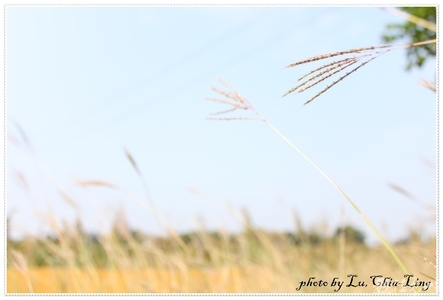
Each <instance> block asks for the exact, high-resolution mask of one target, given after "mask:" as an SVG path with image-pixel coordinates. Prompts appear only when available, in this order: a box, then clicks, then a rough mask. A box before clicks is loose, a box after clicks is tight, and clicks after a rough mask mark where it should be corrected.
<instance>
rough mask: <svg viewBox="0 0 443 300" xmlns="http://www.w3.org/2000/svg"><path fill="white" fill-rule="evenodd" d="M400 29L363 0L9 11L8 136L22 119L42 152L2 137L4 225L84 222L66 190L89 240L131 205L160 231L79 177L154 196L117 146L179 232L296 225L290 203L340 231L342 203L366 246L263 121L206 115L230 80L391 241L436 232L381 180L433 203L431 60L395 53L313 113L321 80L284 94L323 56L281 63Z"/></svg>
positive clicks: (319, 102) (332, 197)
mask: <svg viewBox="0 0 443 300" xmlns="http://www.w3.org/2000/svg"><path fill="white" fill-rule="evenodd" d="M390 22H402V20H401V19H399V18H398V17H396V16H393V15H390V14H388V13H386V12H384V11H382V10H380V9H377V8H371V7H366V8H365V7H360V8H339V7H315V8H310V7H256V8H238V7H231V8H220V7H206V8H204V7H200V8H183V7H174V8H172V7H163V8H161V7H107V8H106V7H52V8H51V7H8V8H7V36H6V38H7V113H8V135H9V136H11V137H12V138H15V139H17V140H18V141H19V142H21V143H23V139H22V136H21V135H20V133H19V130H18V129H17V127H16V126H15V125H14V124H15V123H18V124H19V126H20V127H21V128H22V129H23V130H24V132H25V133H26V135H27V136H28V138H29V140H30V144H31V146H32V153H33V154H30V153H29V152H28V151H26V150H25V147H23V144H22V145H21V146H17V145H15V144H14V143H12V142H11V141H9V143H8V152H7V153H8V161H7V163H8V177H7V179H8V211H9V212H10V214H11V216H12V224H11V225H12V228H11V229H12V232H13V233H14V234H23V233H26V232H32V233H36V232H40V231H42V230H45V228H46V226H45V225H44V221H43V220H42V219H41V216H42V215H44V214H47V213H48V212H52V214H53V215H55V216H57V218H60V219H67V220H72V218H73V217H74V216H75V214H76V211H75V209H73V208H72V206H70V205H69V204H67V203H66V202H65V201H64V200H63V199H62V198H61V197H60V195H59V194H57V192H56V189H57V188H56V185H59V186H60V188H62V189H63V190H64V191H65V193H67V194H69V195H70V197H71V198H73V199H74V201H75V202H76V203H77V205H78V212H79V213H80V215H81V216H82V218H83V219H84V221H85V224H86V225H87V228H88V229H89V230H91V231H96V230H98V228H100V229H103V230H105V229H106V228H107V226H109V224H110V222H111V220H112V219H113V215H114V212H115V211H116V210H117V209H118V207H119V206H123V207H124V208H125V210H126V213H127V216H128V219H129V222H130V224H131V225H132V226H133V227H134V228H137V229H142V230H144V231H146V232H149V233H158V232H160V231H161V229H159V227H158V226H157V224H156V222H155V220H154V219H153V217H152V216H151V215H150V214H149V212H148V211H147V210H146V209H144V208H143V207H141V206H140V205H139V204H138V203H136V202H135V201H133V200H131V198H129V197H128V196H126V195H125V194H124V193H122V192H119V191H115V190H108V189H104V188H88V189H82V188H80V187H78V186H77V185H76V184H75V180H74V179H75V178H80V179H82V180H102V181H107V182H111V183H113V184H116V185H118V186H119V187H121V188H122V189H124V190H127V191H130V192H131V193H133V194H134V195H136V196H137V197H140V198H142V199H144V200H146V197H145V194H144V190H143V186H142V183H141V181H140V180H139V178H138V176H137V174H136V173H135V171H134V169H133V168H132V167H131V165H130V163H129V161H128V160H127V158H126V157H125V154H124V151H123V147H125V148H127V149H128V150H129V151H130V152H131V153H132V155H133V157H134V158H135V160H136V161H137V163H138V165H139V167H140V169H141V171H142V173H143V174H144V176H145V178H146V182H147V184H148V186H149V189H150V193H151V195H152V198H153V201H154V203H155V206H156V208H157V210H158V211H159V213H160V214H161V215H162V216H163V217H164V218H165V219H166V220H167V222H168V223H169V224H170V225H171V226H173V227H174V228H176V229H177V230H179V231H187V230H192V229H193V228H195V227H196V226H197V225H196V221H195V220H196V218H197V217H202V218H204V220H205V224H206V226H207V227H208V228H210V229H219V228H229V229H231V230H236V229H238V228H239V227H240V223H239V221H238V220H236V219H235V218H234V217H233V216H232V214H230V213H229V212H228V210H226V209H225V208H224V207H223V205H224V204H228V205H230V206H231V207H232V208H233V209H234V210H235V211H237V212H238V211H239V210H240V209H241V208H242V207H244V208H247V209H248V211H249V212H250V214H251V217H252V219H253V222H254V224H256V225H257V226H260V227H263V228H266V229H269V230H291V229H292V228H293V221H292V217H291V211H292V210H296V211H297V212H298V214H299V215H300V217H301V219H302V222H303V224H304V225H305V226H306V227H310V226H311V225H312V224H315V223H319V222H321V221H327V222H329V223H330V225H331V227H330V229H331V230H332V229H335V226H336V225H337V224H338V222H339V220H340V210H341V208H342V207H343V208H344V210H345V220H346V222H347V223H350V224H353V225H355V226H357V227H359V228H360V229H362V230H363V231H365V232H366V233H367V235H368V237H369V239H370V240H374V239H375V237H374V236H373V234H372V233H371V231H370V230H369V228H368V227H367V225H366V224H365V223H364V222H363V221H362V220H361V218H360V216H359V215H358V214H357V213H356V212H355V211H354V210H353V209H352V207H351V206H350V205H349V203H347V202H346V200H345V199H344V198H343V197H342V196H341V195H340V194H339V193H338V192H337V191H336V190H335V189H334V188H333V187H332V185H331V184H330V183H329V182H328V181H326V179H324V178H323V177H322V176H321V175H320V174H319V173H318V172H317V171H316V170H315V169H314V168H313V167H312V166H311V165H309V164H308V163H307V162H306V161H305V160H304V159H303V158H302V157H301V156H300V155H299V154H298V153H296V152H295V151H293V150H292V149H291V148H290V147H289V145H288V144H286V143H285V142H284V141H283V140H282V139H280V138H279V137H278V136H277V135H276V134H275V133H274V132H273V131H272V130H270V129H269V128H268V127H267V126H266V125H265V124H262V123H260V122H254V121H209V120H206V117H207V116H208V115H209V113H212V112H216V111H220V110H223V109H224V107H223V105H221V104H217V103H213V102H208V101H205V100H204V99H205V98H206V97H214V96H215V94H214V93H213V92H212V91H211V90H210V89H209V87H210V86H217V87H222V85H220V83H219V82H218V81H217V78H218V77H220V78H223V79H224V80H226V81H227V82H229V83H230V84H231V85H233V86H234V87H235V88H236V89H237V90H238V91H239V92H240V93H241V94H242V95H243V96H244V97H246V98H247V99H248V100H249V101H250V102H252V104H253V105H254V106H255V107H256V109H257V110H258V111H259V112H260V113H261V114H262V115H263V116H265V117H266V118H267V119H268V120H269V121H270V122H271V123H272V124H273V125H274V126H275V127H276V128H278V129H279V130H280V131H281V132H282V133H283V134H284V135H286V137H287V138H288V139H289V140H291V141H292V142H293V143H294V144H295V145H296V146H297V147H299V148H300V149H301V150H302V151H303V152H305V154H306V155H307V156H308V157H310V159H311V160H313V161H314V162H315V163H316V164H317V165H318V166H319V167H320V168H322V169H323V171H324V172H325V173H326V174H328V175H329V176H330V177H331V178H332V179H333V180H334V181H335V182H336V183H337V184H338V185H339V186H340V187H341V188H342V189H343V190H344V191H345V192H346V193H347V194H348V195H349V196H350V197H351V198H352V199H353V200H354V201H355V202H356V203H357V205H359V206H360V208H361V209H362V210H363V212H364V213H365V214H366V215H367V216H368V218H369V219H371V220H372V221H373V222H374V224H375V225H376V226H377V227H378V228H379V229H380V230H381V231H382V232H383V233H384V234H385V235H386V237H388V238H390V239H392V240H395V239H398V238H400V237H402V236H404V235H405V234H406V233H407V231H408V228H410V227H411V226H412V227H414V226H415V227H416V226H419V224H421V226H423V227H425V230H424V232H429V233H432V232H433V231H434V229H433V227H434V226H435V224H434V223H433V222H432V221H425V220H429V219H432V217H434V216H435V215H434V214H433V213H432V212H429V211H426V210H424V209H423V208H422V207H421V206H419V205H417V204H416V203H414V202H413V201H411V200H409V199H407V198H406V197H405V196H403V195H401V194H399V193H397V192H395V191H394V190H392V189H391V188H389V187H388V183H393V184H396V185H398V186H401V187H403V188H405V189H407V190H408V191H409V192H410V193H411V194H413V195H415V196H416V198H417V199H418V200H419V201H421V202H423V203H425V204H428V205H431V206H432V205H435V199H436V179H435V176H436V175H435V173H436V172H435V169H436V168H435V164H436V138H435V135H436V96H435V94H434V93H432V92H431V91H429V90H427V89H425V88H423V87H422V86H421V85H419V84H418V81H419V80H420V79H428V80H434V79H435V61H429V62H428V64H427V65H426V66H425V68H423V69H421V70H414V71H412V72H405V65H406V55H405V51H404V50H397V51H393V52H390V53H387V54H385V55H383V56H380V57H379V58H377V59H376V60H374V61H372V62H371V63H369V64H368V65H366V66H364V67H363V68H361V69H359V70H358V71H357V72H356V73H354V74H353V75H351V76H350V77H348V78H346V79H345V80H344V81H343V82H341V83H339V84H338V85H336V86H334V87H333V88H332V89H330V90H329V91H328V92H326V93H325V94H323V95H322V96H320V97H319V98H317V99H316V100H315V101H313V102H312V103H310V104H309V105H306V106H303V103H304V102H305V101H306V100H308V99H309V98H310V97H311V96H313V95H314V94H315V92H317V91H319V90H320V88H321V87H324V86H325V84H322V85H319V88H317V89H316V90H313V91H311V92H309V91H307V92H306V93H301V94H293V95H289V96H287V97H285V98H281V96H282V95H283V94H284V93H285V92H286V91H287V90H288V89H290V88H291V87H293V86H295V85H296V82H297V79H298V78H299V77H300V76H302V75H304V74H305V73H307V72H308V71H310V70H312V69H314V68H315V67H317V66H319V65H321V63H320V64H312V65H303V66H299V67H296V68H292V69H282V68H283V67H284V66H286V65H288V64H290V63H292V62H295V61H297V60H301V59H304V58H307V57H310V56H313V55H318V54H324V53H329V52H334V51H340V50H346V49H350V48H358V47H363V46H372V45H379V44H381V35H382V32H383V31H384V28H385V25H386V24H387V23H390ZM329 84H330V83H329ZM33 155H34V156H33ZM32 157H35V158H36V159H37V160H38V162H39V163H40V166H38V165H37V164H36V160H33V158H32ZM429 164H430V165H429ZM17 172H19V173H20V174H23V176H24V177H25V180H26V182H27V184H28V189H26V188H24V187H23V184H22V182H21V181H20V179H19V178H18V176H17V174H18V173H17ZM45 172H46V173H45ZM47 174H50V175H49V176H48V175H47ZM190 189H197V190H199V191H201V192H202V193H203V194H204V195H205V196H204V197H201V196H198V195H195V194H193V193H191V192H190V191H189V190H190ZM217 203H221V205H219V204H217ZM163 231H164V230H163Z"/></svg>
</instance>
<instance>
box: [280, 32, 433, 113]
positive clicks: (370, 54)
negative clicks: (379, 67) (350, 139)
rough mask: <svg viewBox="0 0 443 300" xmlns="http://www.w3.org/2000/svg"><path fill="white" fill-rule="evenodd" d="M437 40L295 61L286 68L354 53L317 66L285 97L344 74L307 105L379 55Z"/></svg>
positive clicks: (346, 51)
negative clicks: (349, 69)
mask: <svg viewBox="0 0 443 300" xmlns="http://www.w3.org/2000/svg"><path fill="white" fill-rule="evenodd" d="M436 41H437V40H429V41H424V42H418V43H413V44H406V45H382V46H372V47H364V48H356V49H350V50H345V51H339V52H334V53H328V54H322V55H317V56H313V57H310V58H307V59H303V60H300V61H297V62H295V63H292V64H290V65H288V66H286V68H293V67H296V66H299V65H302V64H307V63H312V62H316V61H319V60H324V59H329V58H332V57H337V56H347V55H352V56H348V57H344V58H343V59H341V60H336V61H333V62H331V63H327V64H325V65H323V66H320V67H318V68H315V69H314V70H312V71H310V72H308V73H307V74H306V75H304V76H302V77H300V78H299V79H298V81H300V80H302V79H305V78H306V77H308V76H309V75H312V76H311V77H309V78H308V79H305V80H304V81H303V82H302V83H300V84H299V85H297V86H295V87H293V88H291V89H290V90H289V91H287V92H286V93H285V94H284V95H283V97H285V96H287V95H289V94H292V93H294V92H296V91H297V90H298V93H302V92H304V91H307V90H308V89H311V88H312V87H314V86H316V85H317V84H319V83H321V82H323V81H325V80H327V79H329V78H332V77H333V76H334V75H338V74H340V73H341V74H342V76H340V77H338V79H335V80H333V82H332V83H331V84H330V85H327V86H326V87H325V88H323V89H322V90H320V91H319V92H317V93H316V94H315V95H314V96H313V97H311V98H310V99H309V100H308V101H306V102H305V103H304V104H305V105H306V104H308V103H310V102H312V101H313V100H314V99H316V98H317V97H319V96H320V95H322V94H323V93H324V92H326V91H327V90H329V89H330V88H332V87H333V86H334V85H336V84H337V83H339V82H340V81H342V80H343V79H345V78H346V77H348V76H349V75H351V74H352V73H355V72H356V71H357V70H359V69H360V68H361V67H363V66H365V65H367V64H368V63H370V62H371V61H373V60H374V59H376V58H377V57H379V56H381V55H383V54H386V53H388V52H390V51H393V50H397V49H402V48H410V47H417V46H421V45H426V44H431V43H436ZM356 54H361V55H359V56H355V55H356ZM358 62H359V63H360V64H358V65H357V66H356V67H355V68H354V69H352V70H351V71H349V72H344V73H343V72H342V71H344V70H345V69H347V68H348V67H351V66H353V65H354V64H356V63H358ZM314 80H315V81H314ZM311 81H313V82H312V83H311V84H309V85H307V86H305V85H306V84H308V83H310V82H311ZM303 86H305V87H304V88H302V89H300V88H301V87H303Z"/></svg>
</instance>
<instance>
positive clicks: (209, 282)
mask: <svg viewBox="0 0 443 300" xmlns="http://www.w3.org/2000/svg"><path fill="white" fill-rule="evenodd" d="M243 214H244V222H243V223H244V228H243V230H242V232H240V233H238V234H232V233H227V232H224V231H218V232H209V231H205V230H203V229H202V230H199V231H195V232H191V233H188V234H173V235H171V236H169V237H153V236H148V235H144V234H143V233H141V232H138V231H134V230H131V229H130V228H129V226H128V224H127V223H126V222H125V221H124V219H123V220H121V219H119V220H118V221H116V222H115V223H114V226H113V229H112V231H111V232H110V233H109V234H107V235H102V236H93V235H90V234H87V233H86V232H85V231H84V230H83V228H82V224H81V223H80V222H77V223H76V224H73V225H66V224H65V225H64V226H63V227H61V228H59V229H58V230H57V231H56V232H57V234H55V235H52V236H46V237H44V238H41V237H40V238H36V237H26V238H23V239H21V240H17V241H13V240H9V241H8V252H7V259H8V269H7V292H8V293H336V292H335V291H334V289H336V288H337V287H331V286H330V283H331V281H332V279H333V278H334V277H337V278H338V279H339V280H343V281H344V282H345V283H344V285H343V286H342V288H341V289H340V290H339V291H338V293H386V292H390V293H395V292H396V293H416V292H423V293H435V292H436V281H435V279H434V278H436V268H435V255H436V241H435V239H427V240H423V239H422V238H420V236H419V234H417V233H416V232H411V233H410V236H409V237H408V238H407V239H404V240H402V241H399V242H398V243H396V244H395V245H394V248H395V251H396V253H397V254H398V255H399V256H400V258H401V259H402V261H403V262H404V263H405V264H406V265H407V267H408V269H409V270H410V272H411V274H413V275H414V277H413V279H414V281H415V280H416V279H417V278H418V279H419V280H420V281H426V282H430V283H431V286H430V287H429V288H428V289H426V291H423V290H422V289H415V290H414V289H412V288H411V287H403V286H397V287H392V286H391V287H382V286H379V287H377V286H374V285H373V283H372V280H371V279H370V276H373V275H383V276H384V277H391V278H392V279H393V280H398V281H399V282H402V280H403V279H404V274H403V272H402V270H401V269H400V268H399V267H398V265H397V263H396V262H395V261H394V259H393V258H392V256H391V255H390V254H389V253H388V251H387V250H386V248H385V247H383V246H382V245H380V246H369V245H367V244H365V242H364V235H363V234H362V233H361V232H360V231H359V230H358V229H356V228H354V227H352V226H343V228H337V230H336V231H335V232H334V233H333V234H329V235H327V233H326V232H321V231H319V230H314V229H311V230H304V229H303V228H301V227H300V226H299V225H300V224H298V226H296V227H297V228H296V229H294V232H268V231H264V230H261V229H259V228H256V227H254V226H253V225H252V221H251V219H250V216H249V214H248V212H247V211H243ZM295 221H296V223H297V222H298V221H297V219H295ZM348 274H356V275H358V278H357V277H356V279H358V280H359V281H360V280H363V281H365V282H366V283H367V286H366V287H346V286H345V285H347V284H348V283H349V278H348V277H347V275H348ZM309 277H315V279H313V280H314V281H318V280H320V279H322V280H323V281H327V282H328V286H326V287H325V286H322V287H318V286H317V287H315V286H311V287H303V288H301V289H299V290H297V288H298V287H299V286H300V282H301V281H307V280H308V279H309Z"/></svg>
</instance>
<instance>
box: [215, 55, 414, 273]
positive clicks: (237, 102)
mask: <svg viewBox="0 0 443 300" xmlns="http://www.w3.org/2000/svg"><path fill="white" fill-rule="evenodd" d="M318 59H322V58H318ZM307 61H308V60H307ZM219 81H220V82H221V83H223V84H224V85H225V86H226V87H227V88H228V89H229V90H230V91H229V90H228V91H224V90H220V89H217V88H211V89H212V90H213V91H214V92H216V93H218V94H219V95H220V96H225V97H227V98H230V99H231V100H232V101H234V102H232V104H231V103H229V104H230V105H233V106H234V107H237V106H238V107H239V108H242V109H244V110H247V111H250V112H252V113H253V114H255V115H256V116H257V118H258V120H261V121H263V122H264V123H265V124H266V125H268V126H269V127H270V128H271V129H272V130H273V131H274V132H275V133H277V135H278V136H280V137H281V138H282V139H283V140H284V141H285V142H286V143H288V144H289V145H290V146H291V147H292V148H293V149H294V150H295V151H297V152H298V153H299V154H300V155H301V156H302V157H303V158H304V159H305V160H306V161H308V162H309V163H310V164H311V165H312V166H313V167H314V168H315V169H316V170H317V171H318V172H320V174H321V175H322V176H323V177H325V178H326V180H328V181H329V182H330V183H331V184H332V185H333V186H334V187H335V189H337V191H338V192H339V193H340V194H341V195H342V196H343V197H344V198H345V199H346V200H347V201H348V202H349V203H350V204H351V206H352V207H353V208H354V209H355V210H356V211H357V213H358V214H359V215H360V216H361V217H362V218H363V220H364V221H365V222H366V224H368V225H369V227H370V228H371V230H372V231H373V232H374V233H375V234H376V235H377V237H378V238H379V239H380V241H381V242H382V243H383V244H384V246H385V247H386V249H387V250H388V251H389V252H390V253H391V255H392V257H393V258H394V260H395V261H396V262H397V264H398V265H399V266H400V268H401V269H402V270H403V272H405V274H409V271H408V269H407V268H406V266H405V265H404V264H403V262H402V261H401V259H400V258H399V256H398V255H397V254H396V253H395V251H394V250H393V248H392V246H391V245H390V243H389V242H388V241H387V240H386V239H385V238H384V237H383V235H382V234H381V233H380V232H379V231H378V229H377V228H376V227H375V226H374V225H373V224H372V222H371V221H370V220H369V219H368V218H367V217H366V216H365V215H364V214H363V212H362V211H361V210H360V208H359V207H358V206H357V205H356V204H355V202H354V201H353V200H352V199H351V198H350V197H349V196H348V195H347V194H346V193H345V192H344V191H343V190H342V189H341V188H340V187H339V186H338V185H337V184H336V183H335V182H334V181H333V180H332V179H331V178H329V176H327V175H326V174H325V173H324V172H323V171H322V170H321V169H320V168H319V167H318V166H317V165H316V164H314V162H312V161H311V160H310V159H309V158H308V157H307V156H306V155H305V154H304V153H303V152H302V151H301V150H300V149H298V148H297V147H296V146H295V145H294V144H293V143H291V141H289V140H288V139H287V138H286V137H285V136H284V135H283V134H282V133H281V132H280V131H278V130H277V129H276V128H275V127H274V126H273V125H272V124H271V123H270V122H269V121H268V120H266V119H265V118H264V117H263V116H262V115H260V113H259V112H258V111H257V110H256V109H255V108H254V106H253V105H252V104H251V103H250V102H249V101H247V100H246V99H245V98H244V97H243V96H242V95H240V93H239V92H238V91H237V90H235V89H234V88H233V87H232V86H230V85H229V84H228V83H226V82H225V81H223V80H221V79H219ZM209 99H213V98H207V100H209ZM223 101H225V100H223V99H221V100H220V101H217V102H220V103H223ZM224 112H229V110H227V111H224ZM224 112H221V113H224ZM210 119H218V120H232V118H229V117H228V118H222V119H220V118H210ZM242 119H244V118H242Z"/></svg>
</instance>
